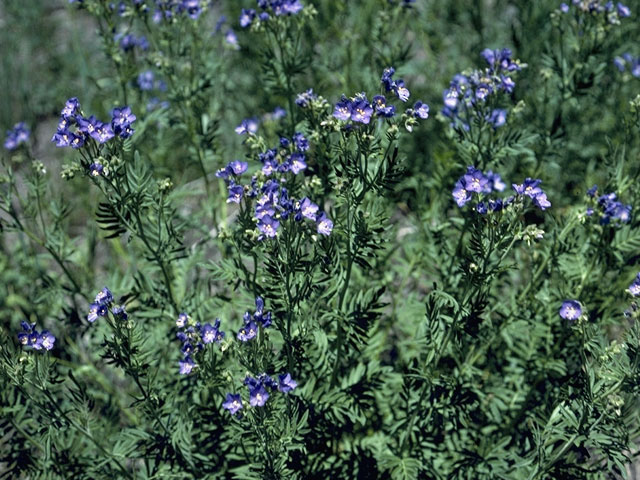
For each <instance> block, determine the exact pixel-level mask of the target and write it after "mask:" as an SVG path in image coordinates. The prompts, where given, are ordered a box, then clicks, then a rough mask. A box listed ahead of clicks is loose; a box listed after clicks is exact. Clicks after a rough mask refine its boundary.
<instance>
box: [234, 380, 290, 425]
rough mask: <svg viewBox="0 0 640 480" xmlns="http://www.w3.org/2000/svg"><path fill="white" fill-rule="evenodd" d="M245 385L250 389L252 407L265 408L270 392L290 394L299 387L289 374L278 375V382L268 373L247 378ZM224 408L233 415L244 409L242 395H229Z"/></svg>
mask: <svg viewBox="0 0 640 480" xmlns="http://www.w3.org/2000/svg"><path fill="white" fill-rule="evenodd" d="M244 384H245V385H246V386H247V388H248V389H249V405H251V406H252V407H264V405H265V404H266V403H267V400H268V399H269V397H270V395H269V390H271V391H272V392H274V391H276V390H277V391H280V392H282V393H289V392H290V391H292V390H293V389H295V388H296V387H297V386H298V383H297V382H296V381H295V380H293V378H291V374H289V373H285V374H282V375H278V381H276V380H274V379H273V378H272V377H271V376H269V375H267V374H266V373H262V374H260V375H258V378H253V377H249V376H247V377H246V378H245V379H244ZM267 389H269V390H267ZM222 408H224V409H225V410H228V411H229V413H231V415H235V414H236V413H237V412H238V411H239V410H241V409H242V408H243V403H242V397H241V395H240V394H239V393H236V394H233V393H227V398H226V399H225V401H224V403H223V404H222Z"/></svg>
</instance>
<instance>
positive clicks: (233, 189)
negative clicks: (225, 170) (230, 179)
mask: <svg viewBox="0 0 640 480" xmlns="http://www.w3.org/2000/svg"><path fill="white" fill-rule="evenodd" d="M243 195H244V187H243V186H242V185H235V184H230V185H229V198H227V203H231V202H233V203H240V201H241V200H242V196H243Z"/></svg>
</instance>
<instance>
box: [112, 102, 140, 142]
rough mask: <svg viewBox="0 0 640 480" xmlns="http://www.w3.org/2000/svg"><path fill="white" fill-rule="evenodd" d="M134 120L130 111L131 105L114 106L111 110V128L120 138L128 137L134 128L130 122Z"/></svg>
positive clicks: (134, 117)
mask: <svg viewBox="0 0 640 480" xmlns="http://www.w3.org/2000/svg"><path fill="white" fill-rule="evenodd" d="M135 121H136V116H135V115H134V114H133V113H132V112H131V107H120V108H114V109H113V111H112V112H111V128H112V129H113V133H114V134H115V135H120V137H121V138H129V137H130V136H131V135H133V132H134V130H133V129H132V128H131V124H132V123H133V122H135Z"/></svg>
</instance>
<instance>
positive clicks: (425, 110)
mask: <svg viewBox="0 0 640 480" xmlns="http://www.w3.org/2000/svg"><path fill="white" fill-rule="evenodd" d="M413 116H414V117H416V118H421V119H422V120H426V119H427V118H429V105H427V104H426V103H422V102H421V101H420V100H418V101H417V102H416V103H415V105H414V106H413Z"/></svg>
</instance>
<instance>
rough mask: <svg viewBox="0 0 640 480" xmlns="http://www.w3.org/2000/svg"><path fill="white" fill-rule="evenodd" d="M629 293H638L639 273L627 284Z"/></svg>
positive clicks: (639, 292) (639, 290)
mask: <svg viewBox="0 0 640 480" xmlns="http://www.w3.org/2000/svg"><path fill="white" fill-rule="evenodd" d="M629 293H630V294H631V295H632V296H634V297H637V296H638V295H640V273H639V274H638V275H637V276H636V278H635V279H634V280H633V283H632V284H631V285H629Z"/></svg>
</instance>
